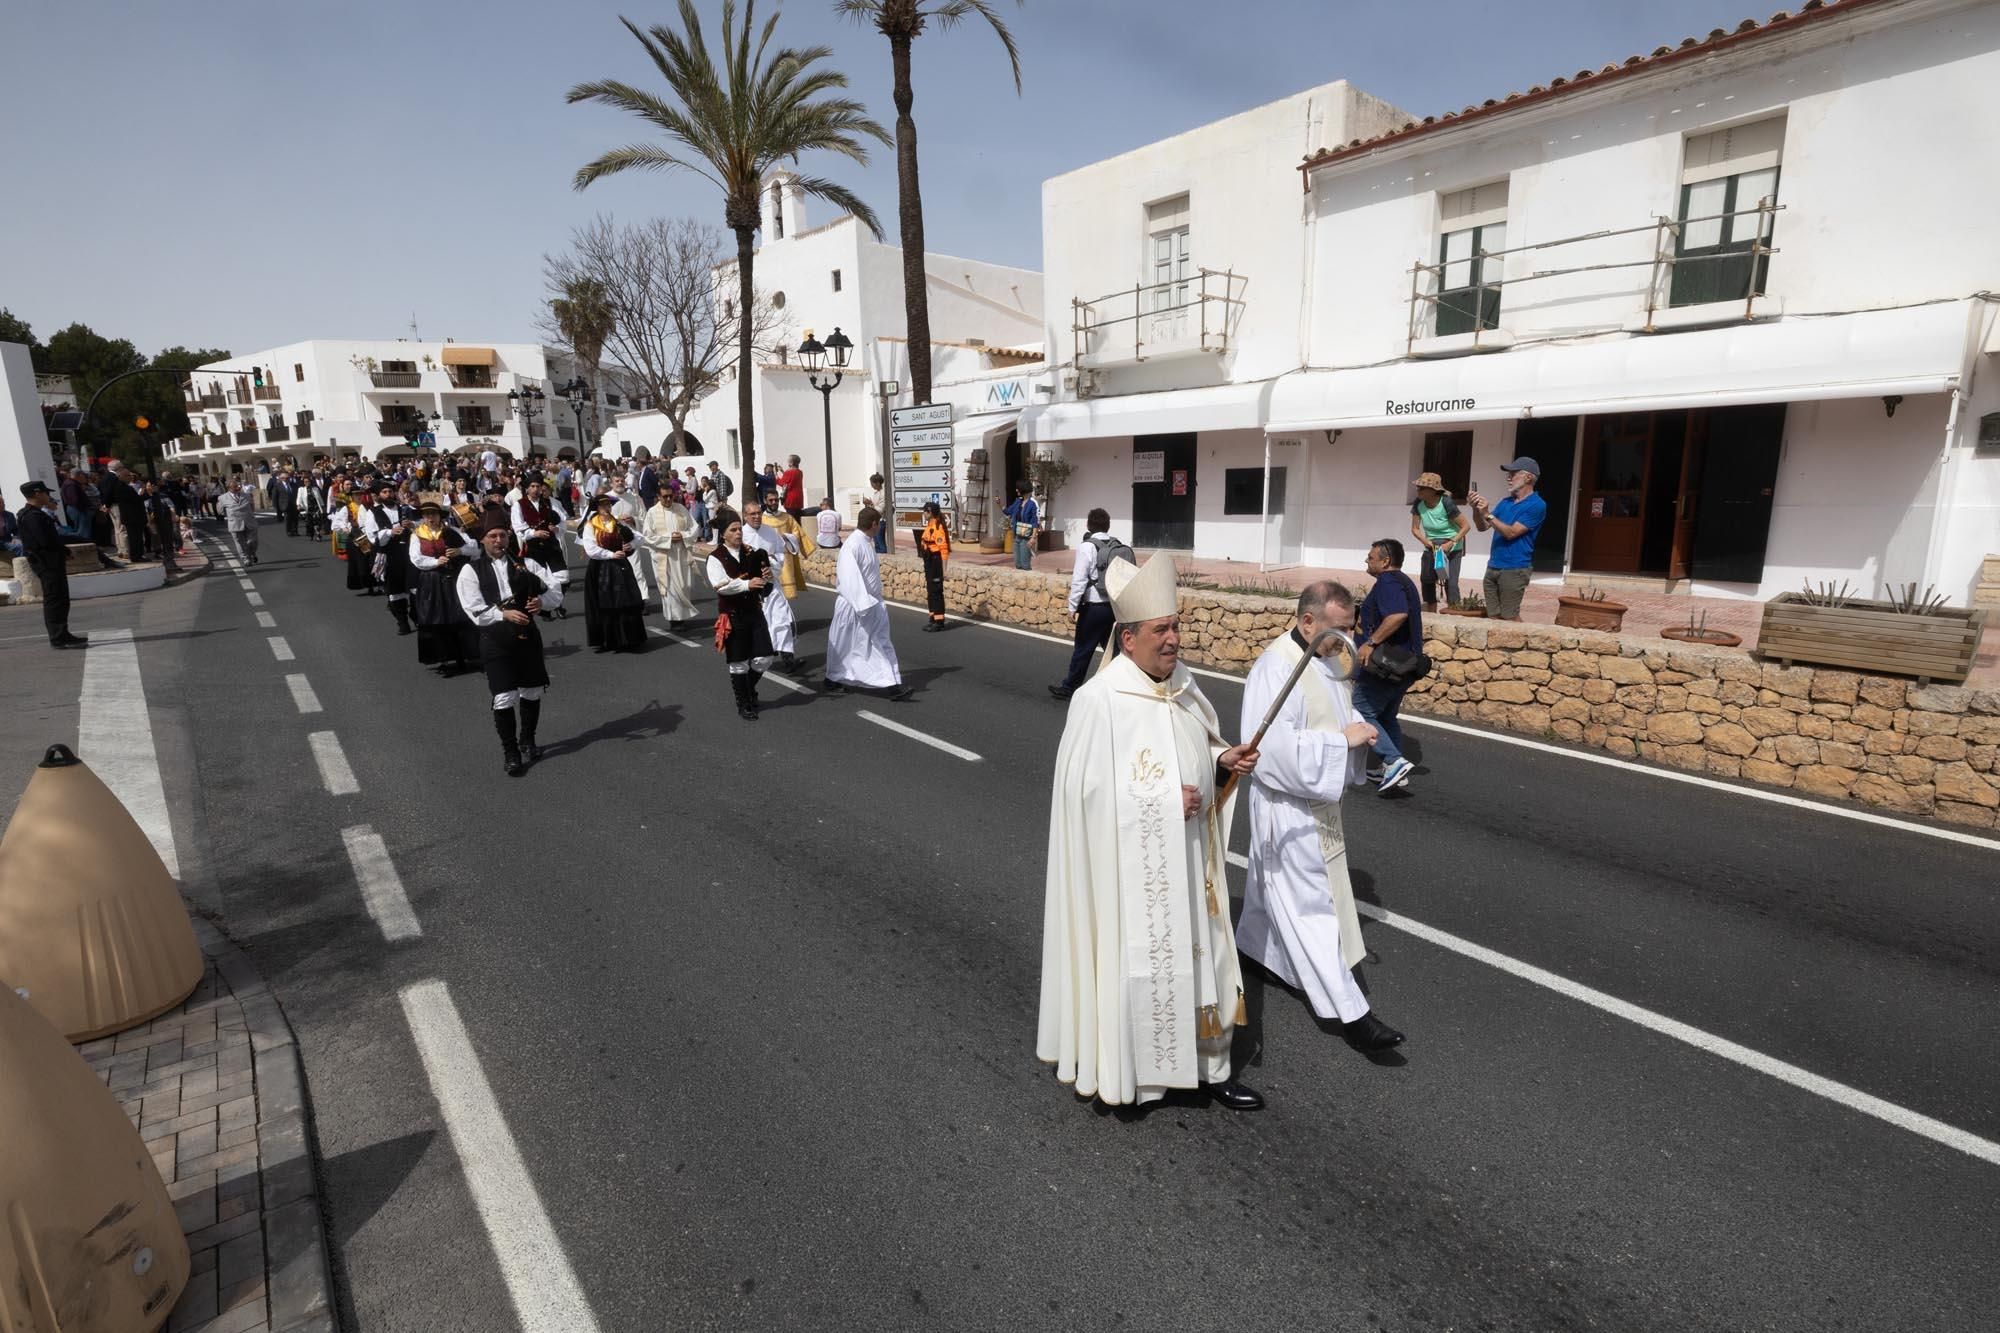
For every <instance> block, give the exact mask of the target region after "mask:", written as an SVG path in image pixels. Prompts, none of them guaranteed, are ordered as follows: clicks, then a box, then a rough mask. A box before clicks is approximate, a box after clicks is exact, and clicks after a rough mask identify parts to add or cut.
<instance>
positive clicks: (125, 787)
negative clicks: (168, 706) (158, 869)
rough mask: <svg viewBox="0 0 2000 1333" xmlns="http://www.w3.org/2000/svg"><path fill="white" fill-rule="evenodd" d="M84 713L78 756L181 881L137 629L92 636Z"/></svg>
mask: <svg viewBox="0 0 2000 1333" xmlns="http://www.w3.org/2000/svg"><path fill="white" fill-rule="evenodd" d="M78 713H79V717H78V718H77V729H76V748H77V758H79V759H81V760H83V762H84V763H86V764H88V765H90V771H91V772H93V773H95V774H97V777H98V780H99V781H101V782H103V783H104V785H105V786H106V787H109V788H110V789H111V794H112V795H113V796H116V797H117V798H118V800H119V803H120V804H122V805H123V806H124V807H125V808H126V810H128V811H130V812H131V815H132V818H133V819H135V820H137V821H138V823H139V827H140V828H142V829H144V830H145V831H146V840H147V841H148V842H150V843H152V844H153V850H154V851H156V852H158V853H159V854H160V860H161V861H163V862H165V864H166V867H167V873H168V874H170V875H172V876H173V877H174V878H175V879H179V878H180V877H181V862H180V855H179V853H178V852H177V851H176V850H175V848H174V828H173V821H172V820H170V819H169V818H168V817H167V791H166V785H165V784H164V783H163V782H162V781H161V779H160V757H159V751H158V750H157V749H156V748H155V746H154V744H153V719H152V715H151V713H149V712H148V711H147V709H146V685H145V682H144V681H143V680H142V679H141V678H140V675H139V645H138V644H136V643H134V642H133V641H132V631H131V630H129V629H101V630H97V631H96V632H95V633H93V634H92V636H91V640H90V651H89V652H87V653H85V654H84V657H83V691H82V697H81V698H80V699H79V700H78Z"/></svg>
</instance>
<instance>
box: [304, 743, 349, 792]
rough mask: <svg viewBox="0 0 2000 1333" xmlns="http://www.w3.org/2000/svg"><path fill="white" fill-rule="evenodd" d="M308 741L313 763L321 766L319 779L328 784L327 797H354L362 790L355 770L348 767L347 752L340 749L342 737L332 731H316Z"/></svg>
mask: <svg viewBox="0 0 2000 1333" xmlns="http://www.w3.org/2000/svg"><path fill="white" fill-rule="evenodd" d="M306 741H307V743H308V744H310V745H311V746H312V752H313V762H314V763H316V764H318V765H319V779H320V781H321V782H324V783H325V784H326V791H327V795H329V796H352V795H354V793H356V792H358V791H360V790H361V784H360V783H358V782H356V781H355V780H354V770H353V769H352V768H350V767H348V764H347V752H346V751H345V750H343V749H341V748H340V737H338V736H336V735H334V734H333V733H332V732H330V731H315V732H314V733H313V734H312V735H310V736H308V737H306Z"/></svg>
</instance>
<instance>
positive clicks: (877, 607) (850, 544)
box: [826, 505, 916, 703]
mask: <svg viewBox="0 0 2000 1333" xmlns="http://www.w3.org/2000/svg"><path fill="white" fill-rule="evenodd" d="M881 524H882V515H881V512H880V511H879V510H877V509H876V508H875V507H874V506H872V505H864V506H862V509H861V514H860V517H859V518H858V519H857V520H856V526H855V529H854V531H853V532H851V533H849V534H848V536H847V540H846V541H844V542H842V543H841V545H840V559H839V561H838V562H837V563H836V565H835V577H834V590H835V594H836V595H835V599H834V603H833V623H832V624H831V625H830V626H828V628H827V631H826V689H827V693H829V694H845V693H846V692H847V691H848V689H849V688H851V687H861V688H866V689H878V690H887V691H889V697H890V698H891V699H894V700H895V701H897V702H898V703H900V702H902V701H903V700H905V699H907V698H909V697H910V696H911V695H912V694H915V693H916V691H915V690H914V689H913V688H911V687H910V686H908V685H905V684H904V683H903V671H902V668H901V667H900V666H899V665H898V664H897V662H896V645H895V644H893V643H891V642H890V641H889V604H888V603H887V602H885V601H883V600H882V566H881V564H880V563H879V562H878V561H877V560H876V559H875V529H876V528H878V527H880V526H881Z"/></svg>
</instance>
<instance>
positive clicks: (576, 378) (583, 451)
mask: <svg viewBox="0 0 2000 1333" xmlns="http://www.w3.org/2000/svg"><path fill="white" fill-rule="evenodd" d="M561 392H562V393H563V395H564V396H566V397H567V398H568V399H569V410H570V412H571V414H572V415H574V416H575V417H576V456H577V457H578V458H588V457H590V441H588V440H586V439H585V438H584V435H583V406H584V404H585V403H588V402H589V401H590V386H589V385H588V384H586V383H584V380H583V376H581V375H572V376H571V377H570V381H569V383H568V384H565V385H563V386H562V389H561Z"/></svg>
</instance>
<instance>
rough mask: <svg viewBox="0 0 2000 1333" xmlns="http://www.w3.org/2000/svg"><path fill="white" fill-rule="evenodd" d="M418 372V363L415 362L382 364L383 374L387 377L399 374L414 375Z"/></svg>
mask: <svg viewBox="0 0 2000 1333" xmlns="http://www.w3.org/2000/svg"><path fill="white" fill-rule="evenodd" d="M416 371H417V363H416V362H414V361H384V362H383V363H382V373H383V374H385V375H395V374H399V373H400V374H404V375H414V374H415V373H416Z"/></svg>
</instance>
